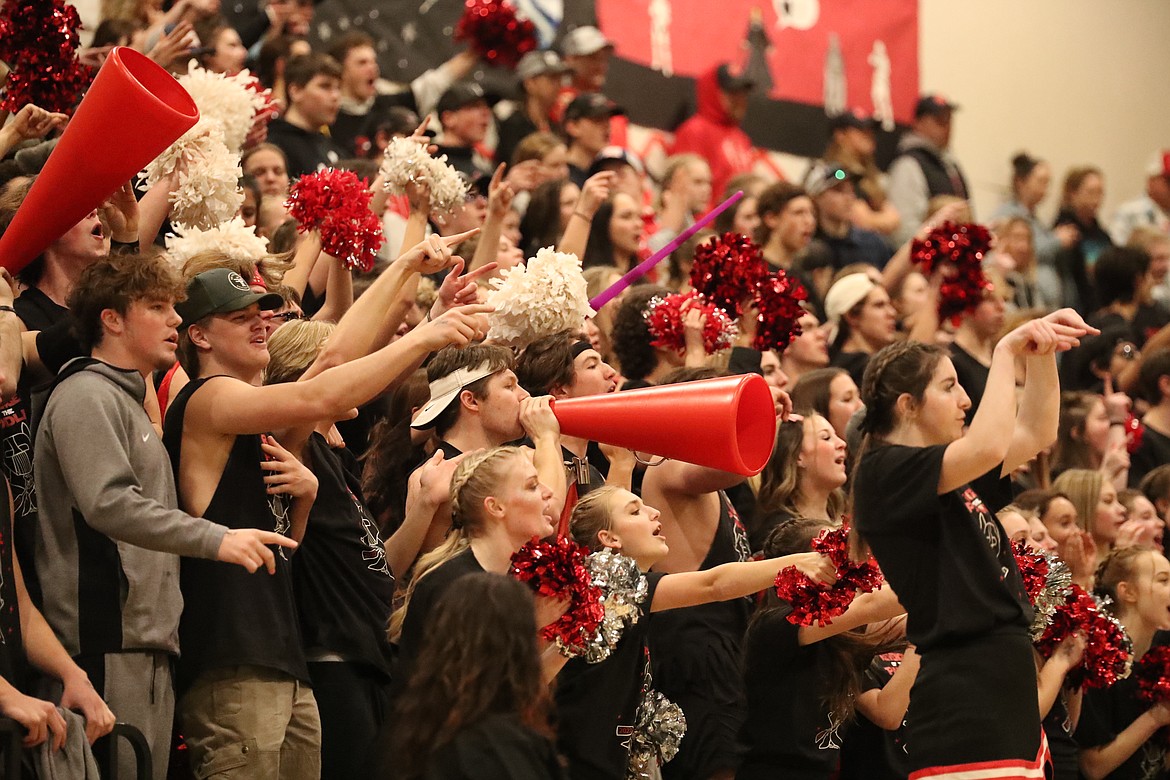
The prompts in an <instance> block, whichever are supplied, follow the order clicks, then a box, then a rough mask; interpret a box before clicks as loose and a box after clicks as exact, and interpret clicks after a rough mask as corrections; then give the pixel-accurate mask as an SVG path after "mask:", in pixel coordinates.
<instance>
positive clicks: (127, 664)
mask: <svg viewBox="0 0 1170 780" xmlns="http://www.w3.org/2000/svg"><path fill="white" fill-rule="evenodd" d="M183 294H184V285H183V283H182V281H181V280H180V278H179V277H178V275H177V273H176V272H175V271H174V270H173V269H172V268H171V266H170V265H169V264H168V263H167V262H166V260H165V259H164V258H163V257H162V256H161V255H158V254H147V255H143V256H125V255H120V256H111V257H109V258H106V259H103V260H101V261H99V262H97V263H95V264H94V265H92V266H90V267H88V268H87V269H86V270H85V271H84V272H83V273H82V275H81V277H80V279H79V280H78V283H77V286H76V288H75V289H74V291H73V293H72V295H71V296H70V300H69V309H70V313H71V315H72V316H73V318H74V320H75V325H76V329H77V334H78V336H79V338H80V340H81V342H82V346H83V347H84V348H85V349H86V350H88V351H89V353H90V357H89V358H78V359H76V360H74V361H71V362H70V363H69V364H67V365H66V366H65V368H64V369H62V371H61V373H60V374H59V375H58V378H57V381H56V383H55V385H54V387H53V389H52V392H51V394H50V396H49V400H48V403H47V405H46V408H45V413H44V417H43V419H42V421H41V423H40V425H39V429H38V431H37V437H36V447H35V453H36V454H35V473H36V484H37V488H38V489H39V490H41V491H43V493H42V496H43V500H42V502H41V516H40V525H39V532H38V544H37V567H38V571H39V572H40V575H41V578H42V582H43V583H44V586H45V587H44V602H45V603H44V613H45V617H46V619H47V620H48V621H49V624H50V625H51V626H52V628H53V630H54V632H55V633H56V634H57V636H58V637H59V638H60V639H61V642H62V644H63V645H64V646H65V648H66V650H68V651H69V653H70V655H72V656H73V657H74V658H75V659H76V660H77V662H78V665H79V666H81V667H82V668H83V669H85V670H86V672H87V673H88V674H89V677H90V679H91V680H92V681H93V683H94V686H95V687H96V688H97V690H98V691H99V692H100V693H101V694H102V695H103V696H104V698H105V699H106V701H107V702H108V703H109V705H110V708H111V709H112V710H113V711H114V713H115V714H116V715H117V716H118V719H119V720H120V721H123V722H127V723H130V724H132V725H134V726H136V727H137V728H138V729H139V730H141V731H142V732H143V734H144V735H145V736H146V738H147V741H148V743H149V744H150V748H151V753H152V756H153V762H154V777H155V778H156V780H162V779H163V778H165V777H166V773H167V764H168V760H169V754H170V740H171V727H172V722H173V718H174V701H175V700H174V691H173V684H172V680H171V665H172V660H173V658H174V657H175V656H177V655H178V654H179V643H178V625H179V616H180V614H181V613H182V610H183V599H182V596H181V594H180V591H179V556H191V557H198V558H206V559H211V560H218V561H223V562H227V563H234V564H238V565H240V566H243V567H245V568H246V569H247V570H248V571H249V572H255V571H256V570H257V569H259V568H260V567H265V568H267V570H268V572H269V573H272V572H274V571H275V558H274V555H273V552H272V550H271V549H269V547H268V546H267V545H280V546H283V547H294V546H295V542H293V541H292V540H290V539H287V538H285V537H283V536H281V535H279V534H276V533H273V532H269V531H260V530H254V529H238V530H229V529H227V528H226V527H225V526H223V525H219V524H217V523H212V522H210V521H208V520H205V519H202V518H199V517H193V516H191V515H189V514H187V513H185V512H183V511H181V510H180V509H178V500H177V497H176V496H177V494H176V488H175V481H174V476H173V474H172V470H171V464H170V461H169V459H168V457H167V452H166V449H165V448H164V447H163V444H162V441H161V440H160V439H159V436H158V433H157V432H156V428H155V425H154V424H153V423H152V421H151V419H150V417H149V416H148V414H147V413H146V411H145V410H144V408H143V401H144V399H145V396H146V393H147V392H150V388H149V387H148V385H147V382H146V378H147V377H148V376H149V375H150V374H151V373H152V372H153V371H155V370H158V369H165V368H169V367H170V366H171V365H172V364H173V363H174V360H175V348H176V346H177V343H178V333H177V330H176V328H177V327H178V325H179V323H180V321H181V320H180V318H179V316H178V314H176V313H175V309H174V303H175V302H176V301H177V300H181V298H182V297H183ZM257 297H259V296H257ZM122 753H123V757H124V760H126V762H127V765H128V766H127V768H126V769H123V771H122V772H119V776H121V775H122V774H127V775H128V773H129V772H131V771H132V770H130V769H129V768H128V767H129V766H130V758H131V757H130V756H129V751H122ZM119 763H121V761H120V762H119Z"/></svg>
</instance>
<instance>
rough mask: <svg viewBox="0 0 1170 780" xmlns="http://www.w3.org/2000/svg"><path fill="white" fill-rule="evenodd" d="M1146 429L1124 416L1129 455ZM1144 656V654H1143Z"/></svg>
mask: <svg viewBox="0 0 1170 780" xmlns="http://www.w3.org/2000/svg"><path fill="white" fill-rule="evenodd" d="M1145 432H1146V429H1145V426H1143V425H1142V421H1141V419H1140V418H1137V417H1134V416H1133V414H1127V415H1126V416H1125V450H1126V452H1128V453H1129V454H1130V455H1133V454H1134V453H1135V452H1137V451H1138V450H1139V449H1141V447H1142V436H1144V435H1145ZM1143 657H1144V656H1143Z"/></svg>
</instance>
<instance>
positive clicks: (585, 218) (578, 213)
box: [573, 211, 593, 222]
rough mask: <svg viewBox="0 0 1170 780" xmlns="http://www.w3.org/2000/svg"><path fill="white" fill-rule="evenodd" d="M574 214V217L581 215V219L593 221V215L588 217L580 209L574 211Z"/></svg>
mask: <svg viewBox="0 0 1170 780" xmlns="http://www.w3.org/2000/svg"><path fill="white" fill-rule="evenodd" d="M573 216H574V217H579V218H581V219H583V220H585V221H586V222H592V221H593V217H587V216H585V215H584V214H582V213H581V212H580V211H574V212H573Z"/></svg>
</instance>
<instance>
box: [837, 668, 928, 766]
mask: <svg viewBox="0 0 1170 780" xmlns="http://www.w3.org/2000/svg"><path fill="white" fill-rule="evenodd" d="M901 665H902V653H901V651H896V652H891V653H882V654H881V655H875V656H874V657H873V661H872V662H870V665H869V668H868V669H866V670H865V675H864V676H863V677H862V679H861V691H862V693H866V692H868V691H880V690H881V689H882V688H885V687H886V685H887V684H888V683H889V682H890V680H891V679H893V677H894V672H896V671H898V667H899V666H901ZM905 732H906V721H905V719H903V721H902V725H900V726H899V727H898V728H897V729H896V730H894V731H886V730H885V729H883V728H882V727H880V726H878V725H877V724H875V723H874V722H873V721H871V720H870V719H869V718H867V717H865V716H864V715H862V714H861V712H860V711H858V713H857V718H856V720H854V721H853V722H852V723H851V724H849V726H848V727H847V728H846V730H845V737H844V739H843V740H842V742H841V774H840V776H839V777H840V780H899V778H905V777H908V776H909V775H910V769H911V767H910V763H909V761H908V760H907V757H906V734H905Z"/></svg>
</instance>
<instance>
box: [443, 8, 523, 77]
mask: <svg viewBox="0 0 1170 780" xmlns="http://www.w3.org/2000/svg"><path fill="white" fill-rule="evenodd" d="M463 8H464V10H463V16H462V17H461V18H460V19H459V23H458V24H457V25H455V40H457V41H467V42H468V43H469V44H471V48H472V49H474V50H475V53H476V54H478V55H479V56H480V57H483V58H484V59H485V60H487V61H488V63H490V64H492V65H498V66H500V67H503V68H515V67H516V63H518V62H519V61H520V58H521V57H523V56H524V55H525V54H527V53H528V52H530V51H532V50H533V49H535V48H536V26H535V25H534V24H533V23H532V22H531V21H529V20H528V19H522V18H521V17H519V16H517V15H516V9H515V8H514V7H513V6H512V4H511V3H508V2H505V0H467V2H466V3H464V6H463Z"/></svg>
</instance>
